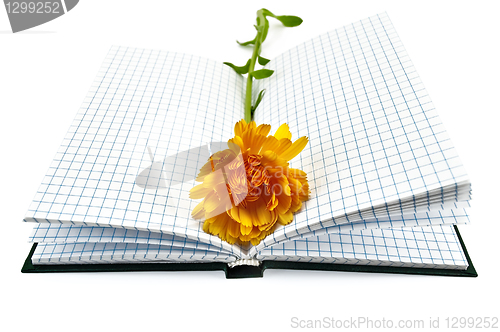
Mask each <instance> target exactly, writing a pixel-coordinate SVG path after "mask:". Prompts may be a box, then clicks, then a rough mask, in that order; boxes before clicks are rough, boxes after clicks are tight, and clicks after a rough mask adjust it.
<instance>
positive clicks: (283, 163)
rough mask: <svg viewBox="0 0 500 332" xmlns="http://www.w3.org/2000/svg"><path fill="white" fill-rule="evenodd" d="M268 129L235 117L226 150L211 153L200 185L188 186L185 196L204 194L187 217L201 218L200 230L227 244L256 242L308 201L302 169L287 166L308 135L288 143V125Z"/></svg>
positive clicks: (307, 186)
mask: <svg viewBox="0 0 500 332" xmlns="http://www.w3.org/2000/svg"><path fill="white" fill-rule="evenodd" d="M270 130H271V126H270V125H267V124H262V125H259V126H256V124H255V122H254V121H252V122H250V123H248V124H247V123H246V122H245V120H241V121H239V122H238V123H236V125H235V127H234V133H235V137H234V138H232V139H230V140H229V141H228V149H225V150H223V151H218V152H216V153H214V154H213V155H212V156H211V157H210V160H209V161H208V162H207V163H206V164H205V165H204V166H203V167H202V168H201V170H200V173H199V175H198V177H197V179H196V180H197V181H199V182H202V183H201V184H199V185H197V186H195V187H194V188H192V189H191V192H190V197H191V198H192V199H201V198H203V201H201V202H200V203H199V204H198V205H197V206H196V207H195V208H194V210H193V211H192V215H193V217H194V218H195V219H201V218H204V219H205V221H204V223H203V230H204V231H205V232H207V233H209V234H212V235H216V236H218V237H220V238H221V239H222V240H224V241H227V242H229V243H231V244H233V243H236V242H238V243H242V244H245V243H248V242H251V243H252V244H253V245H257V244H258V243H259V242H260V241H261V240H262V239H264V238H265V237H266V236H267V235H269V234H271V233H272V232H273V231H274V230H275V228H276V226H277V223H279V224H281V225H287V224H289V223H290V222H291V221H292V220H293V213H294V212H296V211H298V210H299V209H300V208H301V206H302V202H303V201H306V200H307V199H309V184H308V182H307V175H306V173H305V172H304V171H301V170H299V169H293V168H289V167H288V165H289V164H288V161H289V160H291V159H293V158H294V157H295V156H297V155H298V154H299V153H300V152H301V151H302V150H303V149H304V147H305V146H306V145H307V142H308V138H307V137H305V136H304V137H301V138H299V139H297V140H296V141H295V142H293V143H292V141H291V138H292V134H291V133H290V130H289V127H288V125H287V124H282V125H281V126H280V127H279V128H278V130H277V131H276V133H275V134H274V136H273V135H269V136H268V134H269V132H270Z"/></svg>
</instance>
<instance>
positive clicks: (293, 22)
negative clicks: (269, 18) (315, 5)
mask: <svg viewBox="0 0 500 332" xmlns="http://www.w3.org/2000/svg"><path fill="white" fill-rule="evenodd" d="M274 18H275V19H277V20H278V21H280V22H281V23H283V25H284V26H286V27H289V28H292V27H296V26H299V25H301V24H302V19H301V18H300V17H298V16H291V15H282V16H275V17H274Z"/></svg>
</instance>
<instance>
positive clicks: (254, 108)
mask: <svg viewBox="0 0 500 332" xmlns="http://www.w3.org/2000/svg"><path fill="white" fill-rule="evenodd" d="M265 93H266V89H264V90H262V91H260V92H259V95H258V96H257V100H256V101H255V105H253V106H252V116H253V112H255V110H256V109H257V106H259V104H260V102H261V101H262V98H264V94H265Z"/></svg>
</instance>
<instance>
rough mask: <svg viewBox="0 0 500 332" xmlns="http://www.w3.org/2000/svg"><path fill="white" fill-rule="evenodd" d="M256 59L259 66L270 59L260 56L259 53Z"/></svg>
mask: <svg viewBox="0 0 500 332" xmlns="http://www.w3.org/2000/svg"><path fill="white" fill-rule="evenodd" d="M257 59H258V61H259V65H261V66H265V65H266V64H268V63H269V61H271V60H269V59H266V58H263V57H261V56H260V55H259V57H258V58H257Z"/></svg>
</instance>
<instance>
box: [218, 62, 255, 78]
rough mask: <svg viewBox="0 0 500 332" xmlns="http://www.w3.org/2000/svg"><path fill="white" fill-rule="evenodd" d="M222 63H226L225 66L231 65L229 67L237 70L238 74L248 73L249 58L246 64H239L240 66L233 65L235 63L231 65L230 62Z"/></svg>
mask: <svg viewBox="0 0 500 332" xmlns="http://www.w3.org/2000/svg"><path fill="white" fill-rule="evenodd" d="M224 64H225V65H227V66H229V67H231V68H233V69H234V71H235V72H237V73H238V74H241V75H243V74H246V73H248V69H249V68H250V59H248V61H247V64H246V65H244V66H241V67H238V66H235V65H233V64H232V63H230V62H224Z"/></svg>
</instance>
